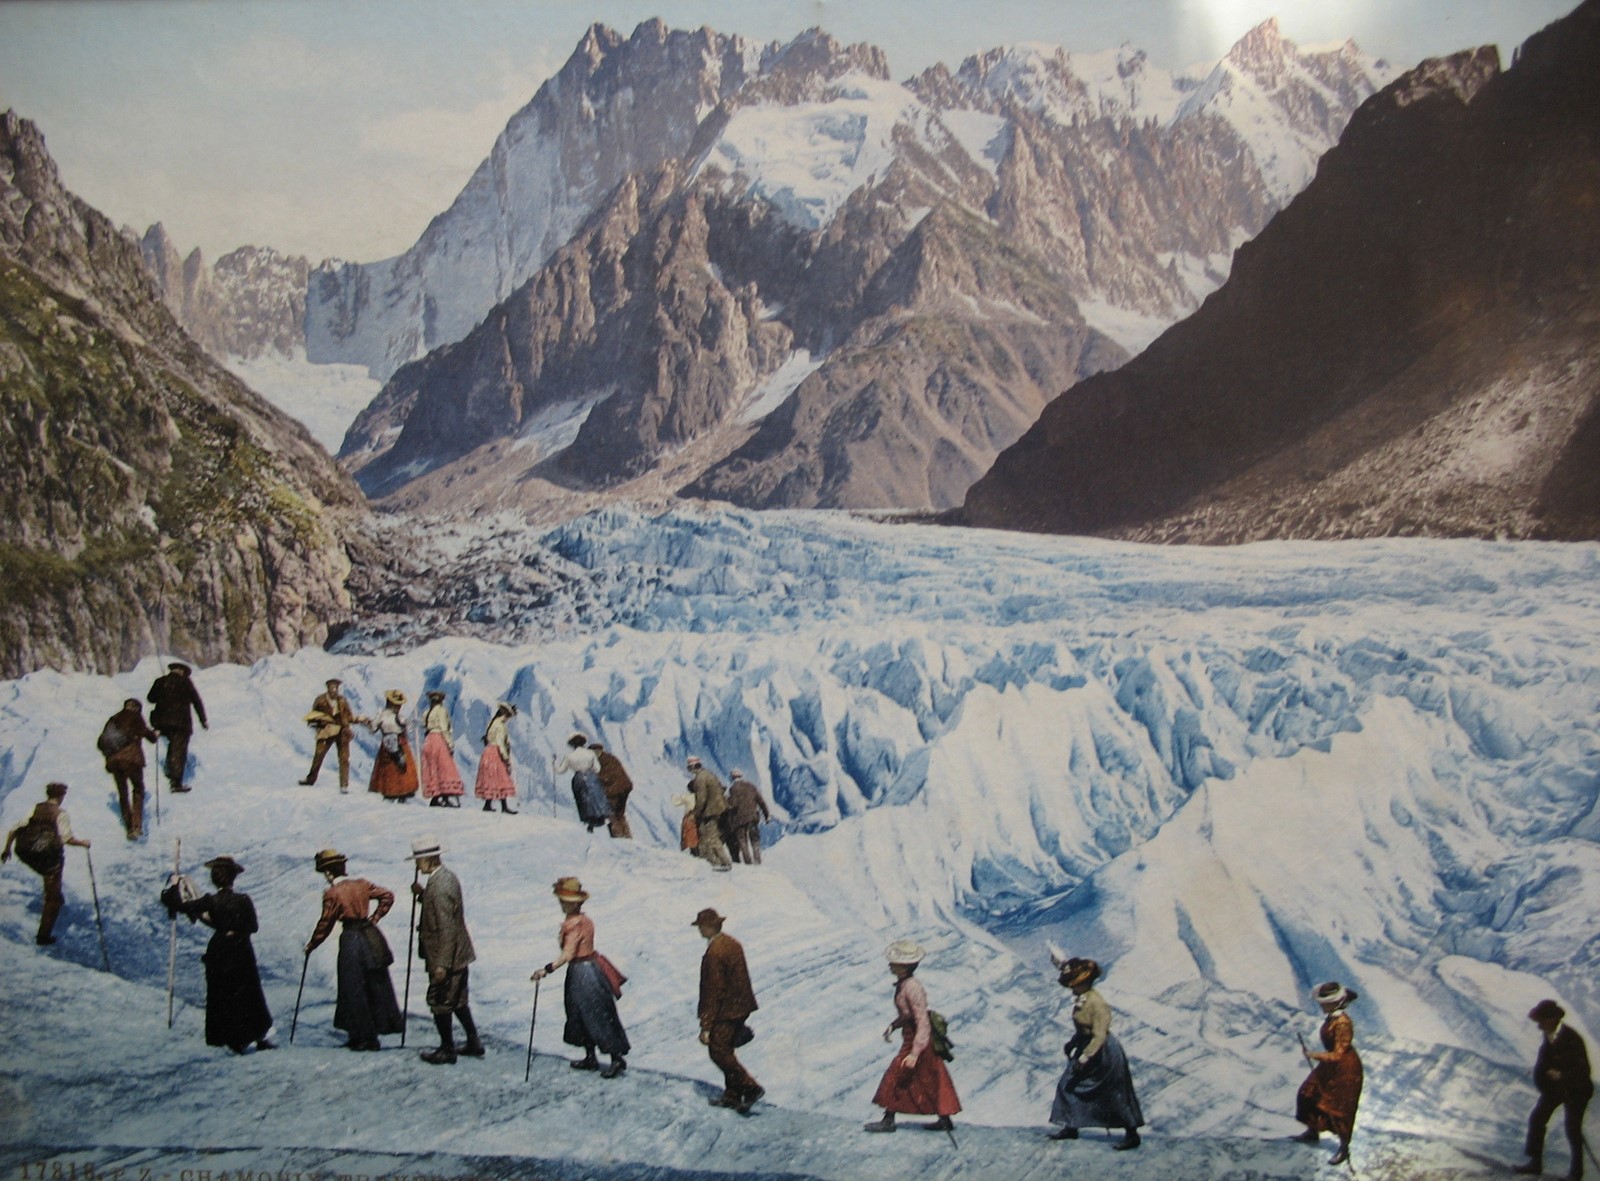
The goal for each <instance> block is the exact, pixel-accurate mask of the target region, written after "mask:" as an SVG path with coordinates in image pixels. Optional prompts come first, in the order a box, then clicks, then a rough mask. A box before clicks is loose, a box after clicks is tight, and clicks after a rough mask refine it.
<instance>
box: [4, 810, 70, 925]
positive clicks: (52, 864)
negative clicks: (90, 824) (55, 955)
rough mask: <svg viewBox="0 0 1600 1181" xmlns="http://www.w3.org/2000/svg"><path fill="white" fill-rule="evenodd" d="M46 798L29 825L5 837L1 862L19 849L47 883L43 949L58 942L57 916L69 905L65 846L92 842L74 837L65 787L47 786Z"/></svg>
mask: <svg viewBox="0 0 1600 1181" xmlns="http://www.w3.org/2000/svg"><path fill="white" fill-rule="evenodd" d="M44 794H45V798H44V800H43V801H42V802H40V803H39V804H37V805H35V806H34V809H33V815H32V816H31V817H29V818H28V822H27V823H26V824H19V825H18V826H17V827H16V828H13V829H12V830H11V831H10V832H9V833H7V834H6V846H5V849H4V850H0V862H6V861H10V860H11V847H12V845H15V846H16V850H17V857H18V858H20V859H21V861H22V863H23V864H24V865H26V866H27V867H28V868H29V869H31V870H33V871H34V872H35V873H37V874H38V875H39V876H40V877H42V878H43V879H44V898H43V900H42V901H41V902H40V905H39V934H38V935H37V936H35V937H34V940H33V941H34V942H35V943H37V944H38V945H39V946H40V947H45V946H47V945H48V944H51V943H54V942H55V941H56V938H55V936H54V935H53V934H52V933H51V932H53V931H54V930H55V925H56V916H57V915H58V914H60V913H61V907H62V904H63V903H64V902H65V901H66V898H65V896H64V895H63V894H62V893H61V871H62V869H63V868H64V867H65V866H66V861H67V858H66V846H68V845H78V846H80V847H81V848H84V849H87V848H88V847H89V842H88V841H86V840H80V839H79V838H78V837H75V836H73V835H72V822H71V821H70V820H68V819H67V813H66V810H65V809H64V808H62V806H61V801H62V800H64V799H66V797H67V785H66V784H65V783H50V784H46V785H45V789H44Z"/></svg>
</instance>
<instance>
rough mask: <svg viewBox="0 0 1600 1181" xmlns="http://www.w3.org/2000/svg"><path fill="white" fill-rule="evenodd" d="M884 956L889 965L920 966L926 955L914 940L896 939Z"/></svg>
mask: <svg viewBox="0 0 1600 1181" xmlns="http://www.w3.org/2000/svg"><path fill="white" fill-rule="evenodd" d="M884 954H885V955H887V956H888V957H889V962H890V963H891V964H920V963H921V962H922V957H923V956H925V955H927V954H928V953H927V952H925V951H923V950H922V945H921V944H919V943H917V942H916V940H914V939H896V940H895V941H894V942H893V943H891V944H889V948H888V950H887V951H886V952H885V953H884Z"/></svg>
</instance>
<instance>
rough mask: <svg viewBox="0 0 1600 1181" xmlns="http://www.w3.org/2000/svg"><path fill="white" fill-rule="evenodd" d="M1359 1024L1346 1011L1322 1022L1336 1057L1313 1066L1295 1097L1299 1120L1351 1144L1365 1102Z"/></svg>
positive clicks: (1324, 1041)
mask: <svg viewBox="0 0 1600 1181" xmlns="http://www.w3.org/2000/svg"><path fill="white" fill-rule="evenodd" d="M1354 1040H1355V1025H1354V1023H1353V1022H1351V1020H1350V1015H1349V1014H1348V1013H1346V1012H1344V1011H1343V1010H1340V1011H1339V1012H1337V1013H1330V1014H1329V1015H1328V1019H1327V1020H1326V1021H1324V1022H1323V1023H1322V1048H1323V1049H1324V1050H1326V1051H1327V1052H1328V1053H1329V1054H1332V1055H1333V1057H1331V1058H1329V1059H1327V1060H1325V1061H1322V1062H1318V1063H1317V1064H1316V1066H1314V1067H1312V1069H1311V1073H1310V1074H1309V1075H1307V1076H1306V1081H1305V1082H1303V1083H1301V1084H1300V1091H1299V1093H1298V1094H1297V1095H1296V1096H1295V1112H1294V1117H1295V1119H1297V1120H1299V1121H1300V1122H1301V1123H1303V1124H1305V1126H1306V1127H1307V1128H1310V1129H1311V1130H1312V1131H1315V1132H1332V1133H1333V1134H1334V1135H1335V1136H1337V1137H1339V1139H1340V1140H1341V1141H1348V1140H1349V1139H1350V1134H1351V1133H1352V1132H1353V1131H1354V1130H1355V1124H1356V1107H1357V1105H1358V1104H1360V1102H1361V1084H1362V1081H1363V1073H1362V1069H1361V1058H1360V1056H1359V1055H1358V1054H1357V1053H1356V1048H1355V1046H1354V1045H1353V1044H1352V1043H1353V1042H1354Z"/></svg>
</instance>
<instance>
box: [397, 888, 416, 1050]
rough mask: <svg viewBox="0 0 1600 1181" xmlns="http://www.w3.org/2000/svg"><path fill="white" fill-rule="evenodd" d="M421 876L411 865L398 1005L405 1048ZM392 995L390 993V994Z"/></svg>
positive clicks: (401, 1043)
mask: <svg viewBox="0 0 1600 1181" xmlns="http://www.w3.org/2000/svg"><path fill="white" fill-rule="evenodd" d="M421 876H422V866H421V865H419V864H413V865H412V867H411V929H410V930H409V931H407V932H406V999H405V1002H404V1003H403V1004H402V1005H401V1006H400V1047H401V1048H402V1049H404V1048H405V1044H406V1026H407V1025H410V1024H411V948H412V947H413V945H414V944H415V943H416V939H417V878H419V877H421ZM391 995H392V994H391Z"/></svg>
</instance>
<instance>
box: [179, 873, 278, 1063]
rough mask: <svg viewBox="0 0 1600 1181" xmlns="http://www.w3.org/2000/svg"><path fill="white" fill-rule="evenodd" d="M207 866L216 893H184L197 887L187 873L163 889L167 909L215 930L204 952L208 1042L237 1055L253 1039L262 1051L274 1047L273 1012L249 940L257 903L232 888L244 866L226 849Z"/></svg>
mask: <svg viewBox="0 0 1600 1181" xmlns="http://www.w3.org/2000/svg"><path fill="white" fill-rule="evenodd" d="M206 868H207V869H209V870H210V871H211V884H212V885H214V886H215V887H216V888H217V889H216V892H215V893H213V894H206V895H204V896H203V897H199V898H195V897H185V895H192V894H193V892H194V887H193V886H192V885H190V884H189V880H188V878H185V877H176V878H174V879H173V880H172V882H171V883H170V884H169V885H168V886H167V888H166V889H165V890H163V891H162V892H161V901H162V902H164V903H165V904H166V907H167V911H168V912H169V913H171V914H186V915H188V916H189V921H190V922H191V923H192V922H195V921H197V920H198V921H199V922H203V923H205V925H206V926H208V927H210V928H211V929H212V930H213V931H215V932H216V934H214V935H212V936H211V942H210V943H208V944H206V953H205V955H204V956H203V957H201V958H202V959H203V960H204V962H205V965H206V1045H208V1046H227V1047H228V1049H230V1050H232V1051H233V1052H234V1053H235V1054H243V1053H244V1052H245V1050H246V1048H247V1047H248V1046H249V1045H250V1043H251V1042H254V1043H255V1045H256V1049H258V1050H271V1049H273V1048H274V1046H273V1044H272V1043H271V1042H270V1041H268V1040H267V1032H268V1031H269V1030H270V1029H271V1028H272V1014H271V1013H270V1012H268V1011H267V998H266V995H265V994H264V993H263V992H262V991H261V972H260V970H259V969H258V968H257V967H256V952H255V948H254V947H253V946H252V945H251V943H250V936H252V935H254V934H255V933H256V931H257V930H259V927H258V925H257V923H256V908H255V904H254V903H252V902H251V901H250V895H248V894H237V893H235V892H234V889H233V883H234V881H235V880H236V879H237V878H238V877H239V875H240V874H242V873H243V872H244V866H242V865H240V864H239V862H238V861H237V860H236V859H235V858H233V857H230V856H228V855H227V854H223V855H222V856H220V857H213V858H212V859H211V860H210V861H207V862H206Z"/></svg>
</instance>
